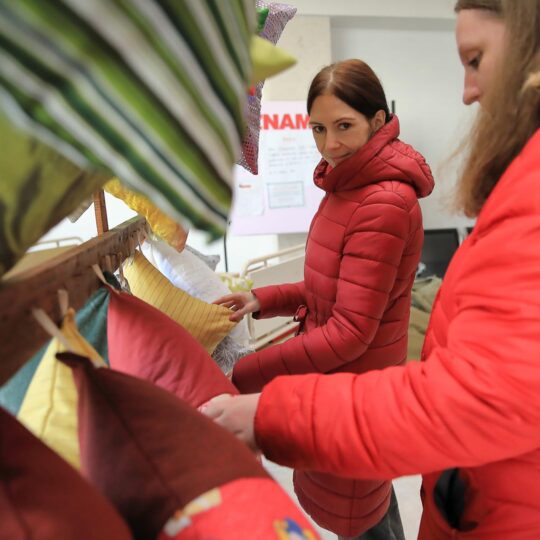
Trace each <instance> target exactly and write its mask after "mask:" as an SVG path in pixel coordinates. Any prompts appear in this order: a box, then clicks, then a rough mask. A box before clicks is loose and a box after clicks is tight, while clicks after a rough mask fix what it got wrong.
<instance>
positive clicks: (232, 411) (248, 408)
mask: <svg viewBox="0 0 540 540" xmlns="http://www.w3.org/2000/svg"><path fill="white" fill-rule="evenodd" d="M259 397H260V394H246V395H243V396H232V397H230V398H223V397H220V399H217V400H216V399H212V400H210V401H209V402H208V403H207V404H206V406H205V407H204V408H203V409H202V410H201V412H202V413H203V414H205V415H206V416H209V417H210V418H212V419H213V420H214V421H215V422H216V423H218V424H219V425H220V426H221V427H223V428H225V429H226V430H227V431H230V432H231V433H232V434H233V435H236V437H238V438H239V439H240V440H241V441H242V442H244V443H246V444H247V445H248V446H249V447H250V448H251V449H252V450H253V451H254V452H258V448H257V444H256V443H255V430H254V425H253V424H254V421H255V411H256V410H257V405H258V404H259Z"/></svg>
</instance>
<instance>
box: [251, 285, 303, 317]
mask: <svg viewBox="0 0 540 540" xmlns="http://www.w3.org/2000/svg"><path fill="white" fill-rule="evenodd" d="M251 292H252V293H253V294H254V295H255V296H256V297H257V300H259V304H260V305H261V309H260V310H259V311H258V312H257V313H254V314H253V316H254V318H255V319H269V318H270V317H279V316H287V315H294V314H295V313H296V310H297V309H298V307H299V306H301V305H302V304H304V303H305V296H304V282H303V281H299V282H298V283H285V284H283V285H270V286H268V287H259V288H258V289H253V290H252V291H251Z"/></svg>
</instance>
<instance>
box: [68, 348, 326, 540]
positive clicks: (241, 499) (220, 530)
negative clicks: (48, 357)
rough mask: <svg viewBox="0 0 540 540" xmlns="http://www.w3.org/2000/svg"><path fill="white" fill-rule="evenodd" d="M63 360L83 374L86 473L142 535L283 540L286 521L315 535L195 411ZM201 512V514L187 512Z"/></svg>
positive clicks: (143, 386)
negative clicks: (282, 535) (280, 533)
mask: <svg viewBox="0 0 540 540" xmlns="http://www.w3.org/2000/svg"><path fill="white" fill-rule="evenodd" d="M58 357H59V358H61V359H62V360H63V361H64V362H65V363H66V364H68V365H69V366H71V367H72V368H73V373H74V378H75V382H76V385H77V388H78V391H79V405H78V406H79V438H80V443H81V467H82V470H83V474H84V475H85V476H86V477H87V478H88V479H89V480H90V482H91V483H93V484H94V485H95V486H96V487H97V488H98V489H99V490H100V491H101V492H102V493H104V494H106V496H107V497H108V498H109V499H110V500H111V501H112V502H113V504H114V505H115V506H116V508H117V509H118V510H119V511H120V513H121V514H122V516H123V517H124V518H125V519H126V521H127V522H128V524H129V525H130V527H131V530H132V533H133V535H134V537H135V538H136V539H138V540H139V539H140V540H153V539H155V538H157V537H158V535H159V534H160V533H161V534H162V538H178V539H180V538H182V539H184V538H185V539H186V540H187V539H189V538H214V537H215V538H219V539H220V540H241V539H246V540H247V539H255V538H256V539H257V540H267V539H268V540H270V539H271V540H276V538H280V535H279V534H277V532H276V531H277V530H278V529H276V527H280V526H281V524H282V523H283V522H284V521H286V520H291V521H293V522H294V523H296V524H301V527H302V530H304V529H305V530H308V529H309V526H308V525H307V523H306V521H305V518H303V516H302V514H301V513H300V511H299V510H298V509H297V508H296V507H295V505H294V504H293V502H292V501H291V500H290V499H289V498H288V497H287V495H286V494H285V493H284V491H283V490H282V489H281V488H280V487H279V486H278V485H277V484H276V483H275V482H274V481H273V480H272V479H271V478H270V477H269V475H268V473H267V472H266V471H265V470H264V469H263V467H262V466H261V465H260V463H258V461H257V460H256V459H255V457H254V456H253V454H252V453H251V451H250V450H249V449H248V448H247V447H246V446H245V445H244V444H242V443H241V442H240V441H238V440H237V439H236V438H235V437H234V436H233V435H231V434H230V433H228V432H227V431H225V430H224V429H222V428H221V427H219V426H218V425H217V424H215V423H214V422H212V421H211V420H209V419H208V418H206V417H205V416H204V415H202V414H200V413H199V412H198V411H196V410H195V409H193V408H192V407H191V406H190V405H188V404H186V403H184V402H183V401H181V400H180V399H178V398H176V397H175V396H174V395H173V394H171V393H169V392H166V391H164V390H161V389H160V388H158V387H157V386H155V385H153V384H151V383H149V382H147V381H144V380H141V379H137V378H134V377H131V376H129V375H125V374H123V373H119V372H117V371H114V370H112V369H105V368H102V369H96V368H94V367H93V366H92V364H91V363H90V362H89V361H88V360H87V359H85V358H81V357H78V356H76V355H73V354H69V353H63V354H61V355H58ZM215 488H220V489H217V490H216V489H215ZM201 496H203V497H202V498H201ZM194 499H199V501H194ZM201 500H204V501H206V502H205V503H203V504H202V508H203V510H202V511H201V505H200V504H199V503H200V501H201ZM209 500H210V501H212V502H211V503H210V506H211V508H208V504H207V502H208V501H209ZM188 503H193V504H188ZM205 505H206V506H205ZM193 507H196V509H197V512H196V515H192V514H189V516H191V517H189V516H188V515H187V514H186V515H185V514H184V512H187V511H188V509H190V510H189V511H190V512H192V511H193ZM247 509H248V510H247ZM205 522H206V524H207V525H204V523H205ZM220 522H221V527H219V526H218V525H219V523H220ZM205 526H206V529H205ZM204 531H207V532H204ZM208 531H210V532H208ZM211 531H214V532H211ZM309 531H311V529H309ZM207 533H208V534H207ZM214 533H215V534H214ZM310 534H311V535H312V536H311V538H316V535H315V534H314V533H311V532H310ZM163 535H165V536H163ZM306 537H307V538H309V536H306ZM285 538H286V537H285Z"/></svg>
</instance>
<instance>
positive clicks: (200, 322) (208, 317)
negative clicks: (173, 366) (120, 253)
mask: <svg viewBox="0 0 540 540" xmlns="http://www.w3.org/2000/svg"><path fill="white" fill-rule="evenodd" d="M124 276H125V277H126V279H127V280H128V282H129V288H130V290H131V292H132V293H133V294H134V295H135V296H137V297H138V298H140V299H141V300H144V301H145V302H146V303H148V304H150V305H152V306H154V307H155V308H157V309H159V310H160V311H162V312H163V313H165V314H166V315H168V316H169V317H170V318H171V319H173V320H175V321H176V322H177V323H179V324H180V325H182V326H183V327H184V328H185V329H186V330H187V331H188V332H189V333H190V334H191V335H192V336H193V337H194V338H195V339H196V340H197V341H198V342H199V343H201V344H202V346H203V347H204V348H205V349H206V350H207V351H208V352H209V353H210V354H211V353H212V352H213V351H214V349H215V348H216V347H217V345H218V343H219V342H220V341H221V340H222V339H223V338H224V337H225V336H226V335H227V334H228V333H229V332H230V331H231V330H232V329H233V328H234V326H235V324H236V323H234V322H231V321H229V315H230V311H229V310H228V309H227V308H225V307H223V306H217V305H214V304H208V303H206V302H203V301H202V300H199V299H198V298H194V297H193V296H191V295H190V294H188V293H187V292H185V291H183V290H182V289H179V288H178V287H175V286H174V285H173V284H172V283H171V282H170V281H169V280H168V279H167V278H166V277H165V276H163V275H162V274H161V273H160V272H159V271H158V270H156V269H155V268H154V266H152V264H151V263H150V262H148V260H147V259H146V258H145V257H144V255H142V254H141V253H140V252H138V251H136V252H135V256H134V258H133V261H132V262H127V263H126V264H125V265H124Z"/></svg>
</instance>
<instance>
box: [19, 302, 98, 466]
mask: <svg viewBox="0 0 540 540" xmlns="http://www.w3.org/2000/svg"><path fill="white" fill-rule="evenodd" d="M60 331H61V333H62V335H63V336H64V338H65V339H66V340H67V342H68V343H69V346H70V350H71V351H73V352H76V353H79V354H82V355H86V356H88V357H91V358H92V359H94V360H95V361H97V362H100V363H102V364H103V365H105V362H104V361H103V359H102V358H101V357H100V356H99V354H98V353H97V352H96V350H95V349H94V348H93V347H92V346H91V345H90V344H89V343H88V342H87V341H86V340H85V339H84V338H83V337H82V336H81V335H80V334H79V332H78V330H77V325H76V323H75V312H74V311H73V310H71V309H70V310H69V311H68V312H67V314H66V316H65V317H64V320H63V322H62V327H61V329H60ZM64 350H65V347H64V346H63V345H62V344H61V343H60V342H59V341H58V339H53V340H52V341H51V342H50V344H49V347H48V348H47V351H46V352H45V355H44V356H43V358H42V359H41V362H40V364H39V366H38V368H37V370H36V372H35V374H34V377H33V378H32V381H31V383H30V386H29V387H28V390H27V392H26V395H25V397H24V399H23V402H22V405H21V408H20V410H19V414H18V418H19V420H20V421H21V422H22V423H23V424H24V425H25V426H26V427H27V428H28V429H29V430H30V431H31V432H32V433H34V435H36V436H37V437H38V438H39V439H41V440H42V441H43V442H44V443H45V444H47V445H48V446H49V447H50V448H52V449H53V450H54V451H56V452H57V453H58V454H60V455H61V456H62V457H63V458H64V459H65V460H66V461H67V462H68V463H70V464H71V465H73V467H75V468H77V469H78V468H79V466H80V460H79V440H78V437H77V391H76V389H75V384H74V382H73V375H72V373H71V370H70V369H69V368H68V367H66V366H65V365H63V364H62V363H60V362H58V361H57V360H56V353H58V352H62V351H64Z"/></svg>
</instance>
